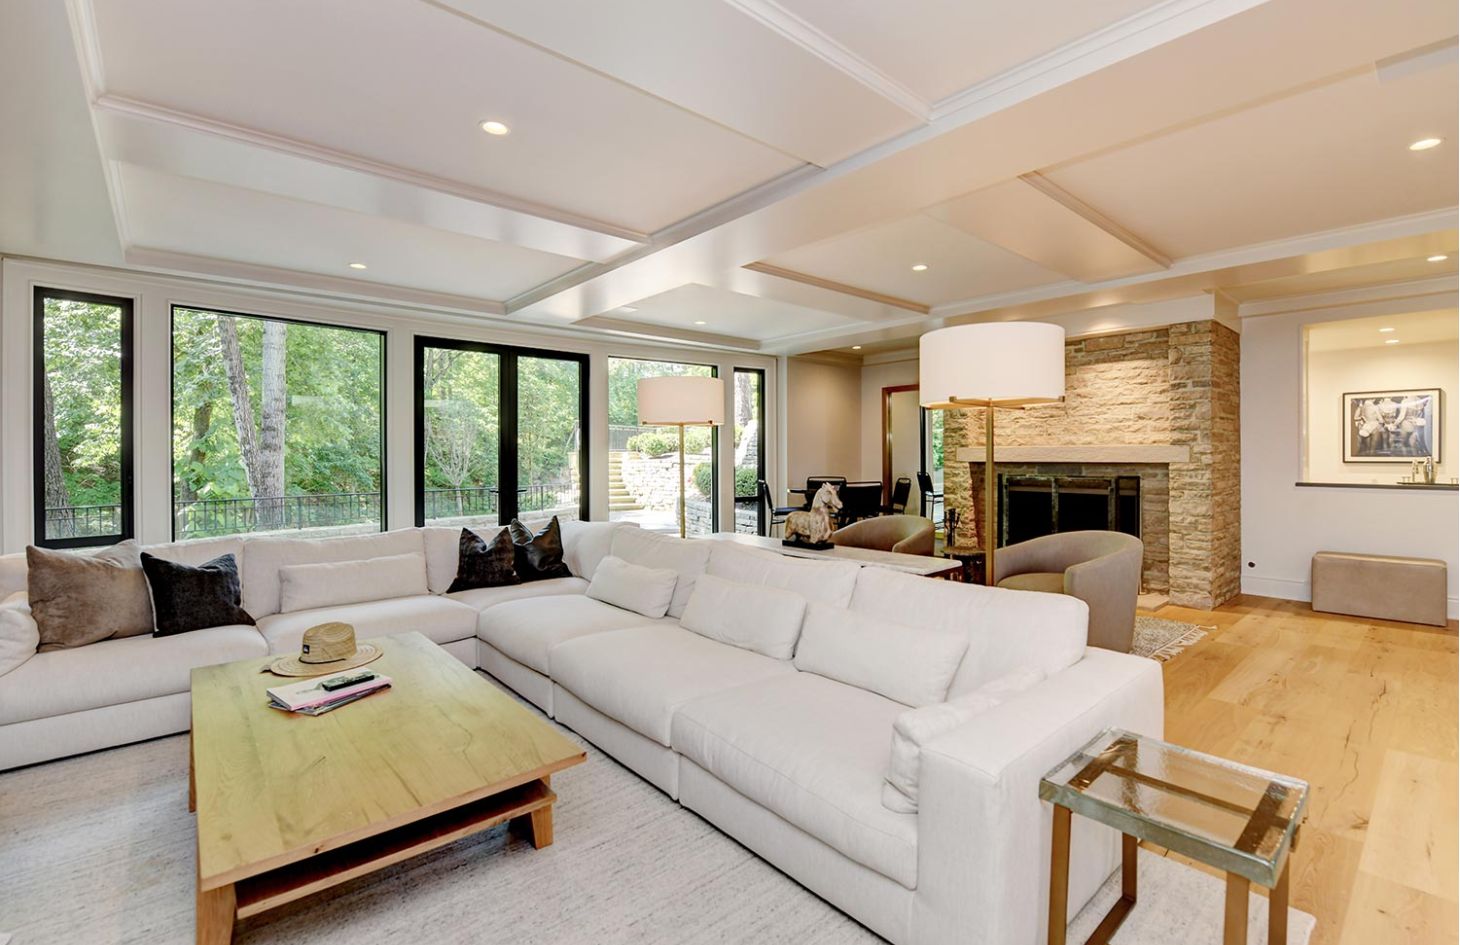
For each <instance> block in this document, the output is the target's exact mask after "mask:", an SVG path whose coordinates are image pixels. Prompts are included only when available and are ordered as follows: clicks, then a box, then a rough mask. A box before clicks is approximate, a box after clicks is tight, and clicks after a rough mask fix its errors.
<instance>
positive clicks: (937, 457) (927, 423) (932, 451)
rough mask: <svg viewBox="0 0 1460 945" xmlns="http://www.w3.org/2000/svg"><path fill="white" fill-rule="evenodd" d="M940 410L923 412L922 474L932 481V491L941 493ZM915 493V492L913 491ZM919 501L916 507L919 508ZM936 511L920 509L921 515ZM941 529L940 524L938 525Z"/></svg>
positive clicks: (941, 423) (910, 505) (920, 503)
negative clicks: (925, 474)
mask: <svg viewBox="0 0 1460 945" xmlns="http://www.w3.org/2000/svg"><path fill="white" fill-rule="evenodd" d="M944 413H945V411H942V410H924V411H923V472H925V473H927V474H928V477H929V478H930V479H932V480H933V491H934V492H938V493H941V492H942V491H943V416H944ZM915 491H916V490H915ZM921 505H922V502H921V499H919V500H918V506H919V507H921ZM908 511H909V512H911V511H912V503H911V502H910V503H909V507H908ZM935 511H936V509H932V508H927V509H922V512H921V514H922V515H932V514H934V512H935ZM938 527H939V528H942V527H943V526H942V523H941V522H940V523H938Z"/></svg>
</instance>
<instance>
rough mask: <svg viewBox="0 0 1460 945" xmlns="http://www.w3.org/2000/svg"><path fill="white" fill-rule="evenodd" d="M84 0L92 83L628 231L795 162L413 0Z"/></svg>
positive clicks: (710, 201) (656, 224)
mask: <svg viewBox="0 0 1460 945" xmlns="http://www.w3.org/2000/svg"><path fill="white" fill-rule="evenodd" d="M94 3H95V9H96V24H97V35H98V38H99V40H98V41H99V45H100V49H101V58H102V63H103V68H104V72H105V82H106V91H107V92H108V93H110V94H113V95H118V96H123V97H126V98H130V99H137V100H141V101H144V102H148V103H152V104H155V105H160V106H164V107H166V108H170V109H174V110H177V111H181V112H184V113H188V114H192V115H198V116H201V117H203V118H207V119H211V120H214V121H222V122H227V123H230V124H233V125H237V126H241V127H242V128H244V129H252V130H257V131H262V132H267V133H269V134H273V135H278V136H282V137H284V138H288V139H291V140H293V141H299V142H308V143H310V144H314V145H318V146H321V147H324V148H328V149H331V150H333V151H337V152H343V153H345V154H349V155H355V156H359V157H362V158H366V159H369V160H372V161H376V162H382V163H385V164H389V165H393V166H396V167H400V168H405V169H409V170H412V171H417V172H421V173H426V174H430V175H434V176H437V177H441V178H446V179H448V180H452V181H459V182H462V183H464V184H468V185H471V186H474V187H478V188H482V189H484V190H488V191H497V192H500V193H504V194H507V195H510V196H511V197H515V198H518V199H521V200H527V201H533V202H536V203H539V204H542V205H545V206H547V207H552V208H558V209H561V210H564V211H567V212H570V213H574V214H579V215H582V216H584V217H587V218H590V219H592V220H598V221H602V222H604V223H607V224H611V225H615V226H619V227H625V228H628V229H630V230H633V231H638V232H651V231H654V230H657V229H660V228H662V227H664V226H667V225H668V224H670V223H673V222H675V221H678V220H680V219H683V218H685V217H687V216H690V215H692V214H694V213H696V212H698V211H700V210H702V209H704V208H706V207H709V206H712V205H714V204H716V203H718V202H720V201H723V200H725V199H727V198H729V197H732V196H734V195H736V194H738V193H742V192H744V191H746V190H748V189H751V188H753V187H755V186H756V185H758V184H761V183H764V182H766V181H768V180H771V179H774V178H776V177H778V176H780V175H781V174H784V173H786V172H788V171H790V170H793V169H794V168H796V167H798V166H801V162H800V161H798V160H796V159H795V158H792V157H789V156H787V155H786V154H783V153H781V152H779V151H776V150H774V149H772V148H770V147H768V146H766V145H763V144H760V143H757V142H755V141H752V140H751V139H749V138H747V137H745V136H743V135H741V134H739V133H737V132H735V131H732V130H730V129H727V128H725V127H723V126H721V125H718V124H715V123H713V122H711V121H709V120H707V119H705V118H701V117H699V116H697V115H693V114H691V113H689V112H686V111H684V110H683V109H681V108H678V107H676V106H674V105H672V104H670V103H668V102H665V101H663V100H661V99H658V98H655V97H653V96H650V95H648V94H645V93H644V92H641V91H639V90H637V89H633V88H630V87H629V86H626V85H624V84H623V83H620V82H618V81H615V80H613V79H610V78H607V77H605V76H603V75H601V74H598V73H595V72H593V71H590V70H589V69H586V68H584V67H582V66H580V65H577V64H575V63H572V62H568V61H566V60H564V59H562V58H560V57H558V56H555V55H553V54H551V53H549V52H546V51H544V50H541V49H537V48H534V47H532V46H530V45H528V44H526V43H523V42H520V41H517V40H515V39H511V38H508V37H507V36H504V35H502V34H500V33H497V32H494V31H492V30H489V29H483V28H481V26H479V25H477V24H474V23H472V22H470V21H468V20H466V19H464V18H462V17H461V16H458V15H456V14H455V13H452V12H450V11H447V10H443V9H440V8H438V7H435V6H432V5H429V4H426V3H419V2H413V3H406V2H391V3H370V4H366V5H361V4H358V3H353V2H350V0H315V2H310V3H296V2H291V0H251V2H249V3H224V4H205V3H197V2H194V0H94ZM164 24H165V27H166V28H165V29H164V28H160V27H161V26H162V25H164ZM484 119H495V120H500V121H502V122H505V123H506V124H507V125H508V126H510V128H511V129H512V132H511V134H509V135H505V136H492V135H487V134H484V133H483V132H482V131H481V130H480V128H478V123H479V122H480V121H482V120H484Z"/></svg>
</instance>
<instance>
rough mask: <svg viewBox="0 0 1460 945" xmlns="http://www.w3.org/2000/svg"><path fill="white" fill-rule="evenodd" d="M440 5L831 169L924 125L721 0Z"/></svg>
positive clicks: (499, 0)
mask: <svg viewBox="0 0 1460 945" xmlns="http://www.w3.org/2000/svg"><path fill="white" fill-rule="evenodd" d="M440 3H441V5H442V6H446V7H450V8H452V9H456V10H459V11H461V12H462V13H463V14H464V15H465V16H468V17H470V18H472V19H473V20H474V21H476V22H477V23H480V24H481V25H482V27H483V28H494V29H498V30H500V31H502V32H505V33H508V34H511V35H515V36H519V37H521V38H523V39H525V40H527V41H529V42H532V43H535V44H537V45H539V46H543V47H545V48H547V49H551V50H553V51H554V52H557V53H559V54H561V55H563V56H565V57H567V58H569V59H572V60H574V61H576V62H580V63H583V64H584V65H586V66H589V67H591V68H593V69H596V70H598V71H599V72H602V73H604V74H606V75H611V76H614V77H615V78H617V79H620V80H622V81H624V82H626V83H628V84H629V85H632V86H635V87H637V88H640V89H643V90H644V91H646V92H650V93H652V94H654V95H657V96H659V97H660V98H662V99H664V100H666V101H670V102H674V103H675V104H677V105H680V106H682V107H684V108H686V109H688V110H690V111H692V112H695V113H696V114H700V115H704V116H705V117H707V118H710V119H713V120H714V121H717V122H719V123H720V124H722V125H725V126H727V127H729V128H735V129H737V130H739V131H741V132H742V133H744V134H746V135H748V136H750V137H752V138H755V139H756V140H758V141H762V142H764V143H766V144H769V145H771V146H772V147H775V148H778V149H780V150H781V151H784V152H786V153H787V154H792V155H795V156H797V157H799V158H801V159H802V160H804V161H807V162H808V163H812V164H819V165H822V166H823V167H824V166H826V165H828V164H831V163H834V162H836V161H839V160H841V159H842V158H845V157H847V156H849V155H851V154H855V153H856V152H858V151H861V150H862V149H864V148H867V147H871V146H872V145H874V144H877V143H878V142H880V141H884V140H886V139H887V138H890V137H892V136H893V135H895V134H897V133H899V132H902V131H906V130H908V129H910V128H913V127H916V126H917V125H918V124H920V123H921V118H920V116H918V115H915V114H913V113H911V112H909V111H906V110H904V109H903V108H901V107H899V106H898V105H896V104H894V103H893V102H891V101H889V100H888V99H886V98H884V97H883V96H882V95H880V94H878V93H877V92H876V91H874V90H873V89H871V88H869V87H867V86H866V85H864V84H863V83H861V82H860V81H858V80H857V79H856V78H853V77H852V76H850V75H848V74H847V73H846V72H844V71H842V70H841V69H838V68H837V67H836V66H833V65H832V64H831V63H828V62H826V61H825V60H824V59H821V58H820V57H818V56H816V55H815V54H813V53H812V52H811V51H810V50H808V49H806V48H805V47H803V46H801V45H799V44H797V43H795V42H792V41H791V40H790V39H788V38H787V37H785V36H783V35H781V34H779V33H777V32H775V31H773V30H769V29H766V28H765V27H764V26H763V25H762V24H760V23H758V22H756V21H755V20H754V19H752V18H751V17H748V16H745V15H744V14H743V13H741V12H740V11H739V10H737V9H735V7H734V5H733V4H730V3H726V2H724V0H635V2H633V3H580V4H565V3H521V2H517V0H440ZM751 63H753V64H754V65H753V67H748V64H751ZM727 76H733V77H734V78H733V80H727V78H726V77H727Z"/></svg>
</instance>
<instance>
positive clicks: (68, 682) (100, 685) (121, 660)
mask: <svg viewBox="0 0 1460 945" xmlns="http://www.w3.org/2000/svg"><path fill="white" fill-rule="evenodd" d="M268 653H269V648H268V645H267V644H266V643H265V642H264V638H263V637H262V636H260V635H259V632H258V631H257V630H255V629H254V628H253V627H244V626H231V627H209V628H208V629H206V630H194V631H193V632H192V633H180V634H177V635H176V636H168V637H153V636H136V637H122V638H119V639H116V640H102V641H101V642H100V643H92V644H89V645H87V646H80V647H77V648H75V649H71V650H51V651H48V652H45V653H37V654H36V655H35V656H32V657H31V658H30V659H28V660H26V661H25V662H24V663H22V664H21V665H20V666H18V667H16V669H15V670H13V671H12V672H9V673H6V674H5V676H4V677H0V725H9V724H11V723H12V722H25V721H29V720H31V719H44V718H50V717H52V716H56V715H65V714H67V713H70V712H83V711H85V710H87V709H100V708H104V707H106V706H112V705H122V704H123V703H127V702H138V701H141V700H143V699H152V698H155V697H157V696H171V695H176V694H178V693H183V692H187V691H189V689H190V687H191V678H192V671H193V670H194V669H195V668H197V667H199V666H212V665H213V664H215V663H230V662H232V661H234V660H244V659H250V658H253V657H262V656H267V655H268ZM263 691H264V690H263V687H262V684H261V685H260V688H259V695H260V697H262V696H263Z"/></svg>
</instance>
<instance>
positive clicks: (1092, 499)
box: [999, 474, 1141, 545]
mask: <svg viewBox="0 0 1460 945" xmlns="http://www.w3.org/2000/svg"><path fill="white" fill-rule="evenodd" d="M999 524H1000V526H1001V527H1000V535H999V544H1000V545H1012V544H1015V543H1016V542H1021V541H1028V540H1029V539H1031V538H1039V537H1040V536H1042V535H1052V534H1054V533H1055V532H1075V531H1087V530H1099V531H1115V532H1125V533H1126V534H1128V535H1134V536H1136V537H1137V538H1139V537H1140V536H1141V477H1140V476H1038V475H1006V474H1001V475H1000V476H999Z"/></svg>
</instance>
